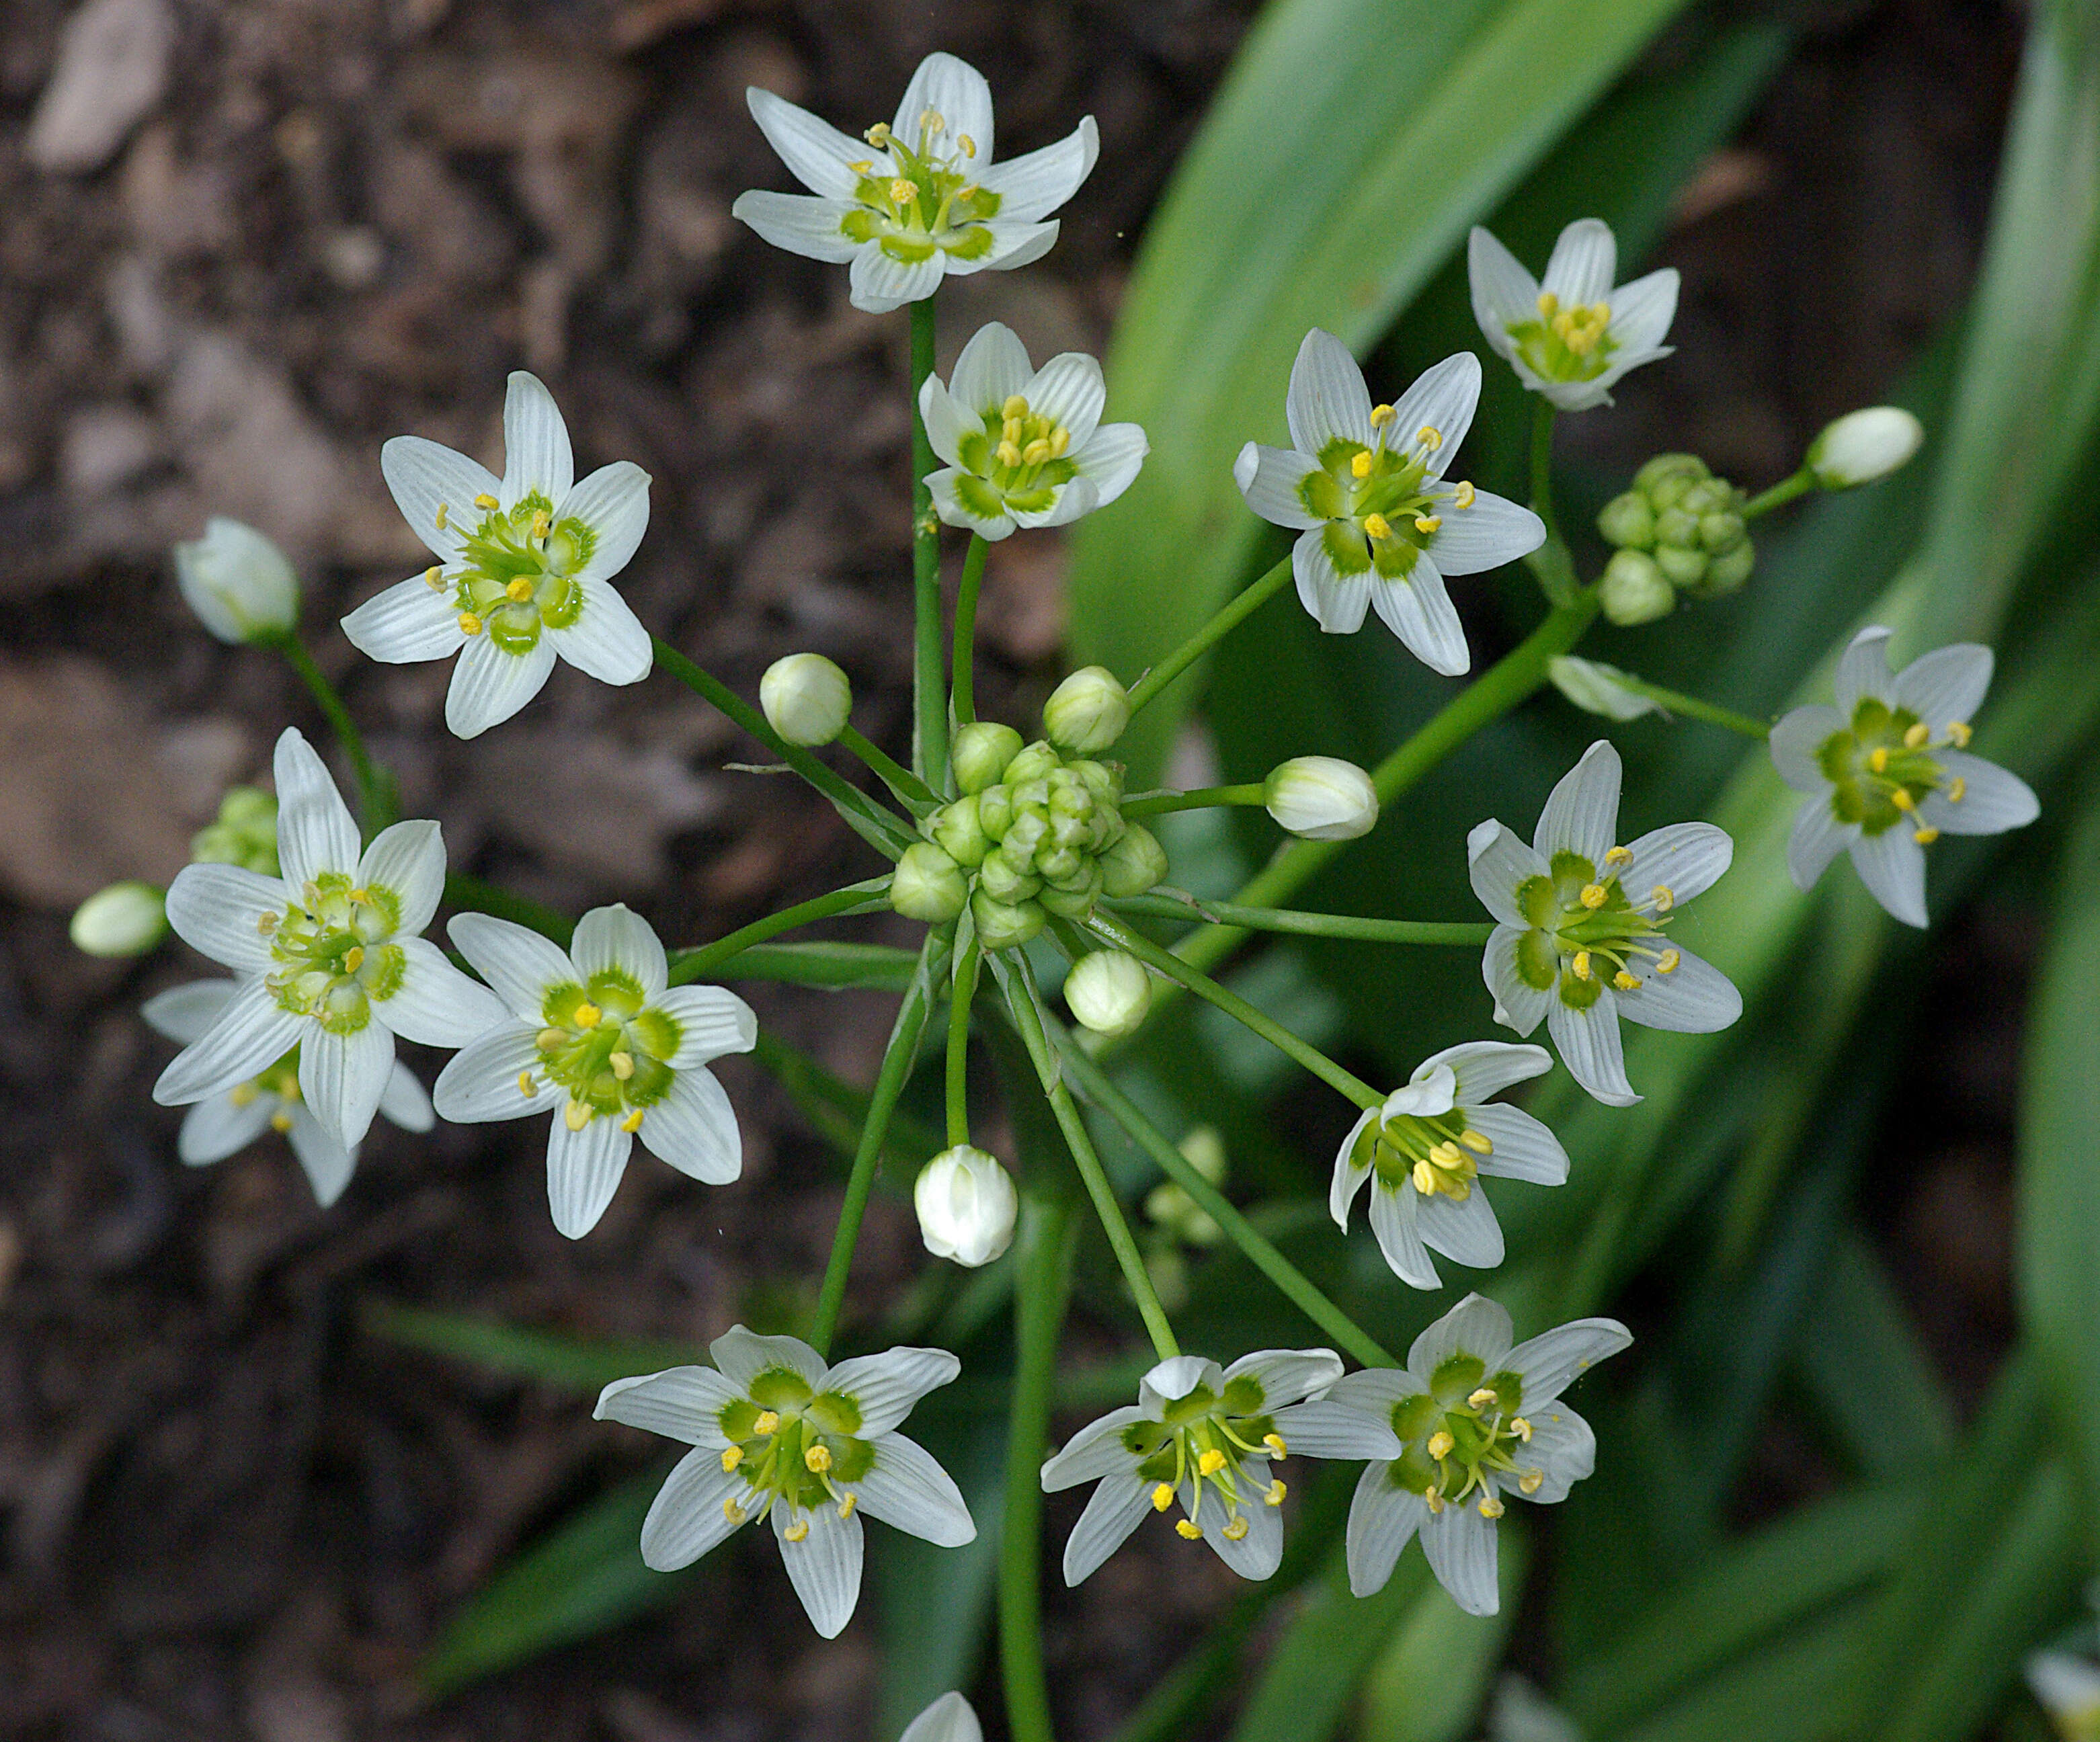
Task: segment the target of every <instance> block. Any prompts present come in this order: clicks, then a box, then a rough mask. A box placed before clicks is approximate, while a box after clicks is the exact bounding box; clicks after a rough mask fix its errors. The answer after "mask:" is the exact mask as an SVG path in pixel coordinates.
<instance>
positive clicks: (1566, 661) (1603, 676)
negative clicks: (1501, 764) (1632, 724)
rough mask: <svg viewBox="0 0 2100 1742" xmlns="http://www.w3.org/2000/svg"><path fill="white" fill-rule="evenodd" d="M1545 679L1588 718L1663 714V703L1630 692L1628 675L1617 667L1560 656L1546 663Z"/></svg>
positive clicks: (1617, 718) (1621, 718)
mask: <svg viewBox="0 0 2100 1742" xmlns="http://www.w3.org/2000/svg"><path fill="white" fill-rule="evenodd" d="M1546 677H1548V678H1550V679H1551V681H1552V684H1553V687H1554V688H1555V689H1556V690H1559V691H1560V693H1561V694H1562V695H1564V696H1566V697H1567V698H1568V700H1569V701H1571V702H1573V703H1574V704H1575V705H1576V706H1577V708H1581V709H1582V712H1585V713H1586V714H1602V715H1603V716H1604V718H1605V719H1607V720H1638V719H1639V718H1640V717H1641V716H1642V715H1643V714H1659V713H1661V712H1662V707H1661V703H1658V702H1655V701H1652V700H1651V699H1649V698H1648V697H1647V696H1645V695H1641V694H1639V692H1638V691H1636V690H1629V689H1627V688H1626V685H1625V681H1624V679H1625V677H1626V673H1623V672H1621V670H1619V668H1617V666H1613V665H1604V664H1599V663H1598V662H1597V661H1595V660H1594V659H1577V658H1576V657H1575V656H1574V655H1573V654H1565V653H1564V654H1557V655H1555V656H1554V657H1553V658H1552V659H1548V660H1547V661H1546Z"/></svg>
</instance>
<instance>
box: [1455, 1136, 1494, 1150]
mask: <svg viewBox="0 0 2100 1742" xmlns="http://www.w3.org/2000/svg"><path fill="white" fill-rule="evenodd" d="M1458 1141H1459V1142H1461V1143H1462V1144H1465V1146H1466V1147H1467V1149H1471V1151H1472V1152H1473V1153H1474V1154H1476V1155H1493V1153H1495V1146H1494V1144H1493V1143H1491V1142H1489V1140H1488V1134H1487V1133H1486V1132H1485V1131H1461V1132H1459V1133H1458Z"/></svg>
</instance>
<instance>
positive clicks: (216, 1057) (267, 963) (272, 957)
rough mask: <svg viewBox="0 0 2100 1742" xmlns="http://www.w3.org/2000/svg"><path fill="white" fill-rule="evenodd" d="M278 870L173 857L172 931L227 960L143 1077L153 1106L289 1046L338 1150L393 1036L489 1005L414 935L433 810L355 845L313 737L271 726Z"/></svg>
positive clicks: (439, 852) (435, 1033)
mask: <svg viewBox="0 0 2100 1742" xmlns="http://www.w3.org/2000/svg"><path fill="white" fill-rule="evenodd" d="M276 776H277V858H278V862H279V864H280V867H282V869H283V872H284V875H282V876H281V877H265V876H262V875H260V874H259V873H258V872H255V871H249V870H246V869H245V868H244V867H240V866H238V865H192V866H189V867H186V868H185V869H184V870H183V871H182V872H181V873H180V874H179V875H178V876H177V877H176V879H175V880H174V884H171V885H170V888H169V890H168V921H169V924H171V925H173V926H174V928H175V932H176V933H177V935H178V936H179V937H181V938H182V939H183V942H185V943H187V944H188V945H190V946H192V948H194V949H196V950H201V951H202V952H203V953H204V954H205V955H208V956H210V957H211V959H213V960H214V961H216V962H221V963H223V964H225V965H226V966H227V967H228V968H232V970H233V972H234V973H235V975H236V980H237V985H236V990H235V992H234V994H233V996H232V998H230V999H227V1003H226V1008H224V1009H223V1011H222V1012H220V1013H219V1016H218V1020H217V1021H214V1023H213V1024H212V1025H211V1026H210V1029H208V1030H206V1031H205V1033H204V1034H202V1035H201V1036H200V1037H199V1038H198V1039H196V1040H195V1041H193V1042H192V1043H191V1044H190V1045H188V1047H184V1048H183V1051H182V1052H179V1053H178V1054H176V1055H175V1057H174V1061H173V1062H172V1063H170V1065H169V1066H168V1068H167V1069H165V1070H164V1071H163V1072H161V1079H160V1081H159V1082H158V1083H155V1084H154V1085H153V1098H154V1099H155V1100H157V1101H159V1102H161V1104H162V1105H165V1106H183V1105H188V1103H190V1102H192V1101H203V1100H214V1099H215V1098H216V1097H218V1096H221V1095H223V1094H225V1093H227V1092H228V1091H229V1090H232V1089H233V1088H236V1087H238V1086H239V1085H240V1084H242V1083H250V1082H253V1081H254V1079H255V1078H257V1077H258V1076H259V1075H261V1074H262V1072H263V1071H264V1070H266V1069H268V1068H269V1067H271V1066H272V1065H276V1063H278V1061H280V1060H282V1059H283V1058H284V1057H285V1055H286V1054H287V1053H289V1052H291V1051H292V1050H293V1047H297V1048H298V1054H299V1062H298V1085H299V1094H300V1097H301V1099H302V1100H303V1101H304V1102H305V1104H306V1105H307V1107H308V1108H309V1109H311V1111H312V1113H313V1116H314V1118H315V1119H316V1120H318V1121H319V1122H320V1127H321V1129H322V1130H323V1131H325V1132H327V1134H328V1135H329V1138H330V1139H331V1140H333V1141H334V1142H335V1143H336V1144H338V1145H339V1146H340V1147H342V1149H353V1148H355V1146H356V1144H357V1142H358V1140H360V1138H362V1137H363V1136H364V1133H365V1131H366V1130H367V1129H368V1127H370V1125H371V1123H372V1118H373V1114H374V1113H376V1112H377V1110H378V1108H379V1104H380V1100H381V1098H382V1096H384V1095H385V1094H386V1088H387V1084H388V1083H389V1081H390V1079H391V1078H392V1075H393V1069H394V1037H395V1035H397V1034H398V1035H399V1036H400V1037H401V1038H402V1039H404V1040H414V1041H420V1042H421V1043H423V1044H424V1045H425V1046H430V1047H457V1046H461V1045H463V1044H464V1043H465V1042H467V1041H469V1040H470V1039H473V1038H474V1036H475V1035H477V1034H481V1033H483V1032H484V1031H485V1030H487V1029H488V1028H489V1026H490V1025H492V1024H493V1023H495V1022H497V1021H501V1019H502V1016H503V1011H502V1008H501V1006H500V1005H499V1004H497V1003H496V1000H495V999H493V998H492V997H491V996H490V995H489V993H488V990H487V988H486V987H484V986H477V985H476V984H475V983H474V981H471V980H470V979H468V978H467V977H466V976H465V974H463V973H461V972H460V971H459V970H458V969H457V968H455V967H453V966H452V964H451V963H450V962H448V961H447V960H446V959H445V955H444V952H443V950H439V948H438V946H436V945H435V944H434V943H432V942H430V940H429V939H428V938H426V937H423V936H422V935H421V933H422V930H423V928H424V927H425V926H426V925H428V924H430V916H431V915H433V914H434V913H435V912H436V911H437V906H438V898H439V896H440V895H442V894H443V892H444V885H445V849H444V841H443V836H441V835H440V833H439V829H438V825H437V824H436V823H435V822H397V823H395V825H394V826H393V827H391V828H390V829H386V830H384V831H382V832H381V834H380V835H379V836H378V838H377V840H374V841H373V843H372V845H370V846H369V847H368V848H366V849H364V851H363V852H362V853H360V851H359V849H358V836H357V825H356V824H355V822H352V821H351V815H350V812H349V810H348V809H346V807H345V805H344V804H343V802H342V797H341V796H340V795H338V794H337V792H336V789H335V783H334V782H333V780H331V779H329V774H328V770H326V769H325V768H324V767H322V765H321V760H320V757H319V756H315V754H314V752H313V748H312V746H311V745H310V744H308V743H307V741H306V739H303V738H302V737H301V736H300V735H299V734H298V732H297V731H296V730H287V731H286V732H285V734H284V736H283V737H281V738H280V739H278V740H277V755H276Z"/></svg>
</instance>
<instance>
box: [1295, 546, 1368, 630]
mask: <svg viewBox="0 0 2100 1742" xmlns="http://www.w3.org/2000/svg"><path fill="white" fill-rule="evenodd" d="M1290 571H1291V574H1292V575H1293V576H1294V577H1295V579H1296V580H1297V582H1298V602H1299V604H1301V605H1303V606H1304V607H1305V609H1306V610H1307V611H1309V612H1311V613H1312V620H1313V621H1314V622H1315V623H1317V624H1319V625H1320V627H1321V628H1322V629H1323V630H1325V631H1326V633H1328V634H1330V635H1353V634H1355V633H1357V630H1358V629H1361V628H1362V627H1363V626H1364V613H1365V611H1369V610H1370V603H1371V581H1372V580H1373V578H1374V571H1371V570H1369V569H1366V570H1365V571H1364V572H1363V573H1362V574H1361V575H1349V576H1344V575H1343V574H1342V573H1341V572H1340V571H1339V570H1338V569H1336V568H1335V560H1334V558H1332V557H1330V556H1329V555H1328V554H1327V543H1326V535H1325V533H1324V531H1323V530H1322V529H1321V527H1312V529H1311V530H1310V531H1304V532H1301V533H1299V535H1298V542H1297V543H1296V544H1295V545H1292V546H1291V547H1290Z"/></svg>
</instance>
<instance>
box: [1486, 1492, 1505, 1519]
mask: <svg viewBox="0 0 2100 1742" xmlns="http://www.w3.org/2000/svg"><path fill="white" fill-rule="evenodd" d="M1506 1510H1507V1508H1506V1507H1505V1506H1503V1505H1502V1502H1500V1501H1499V1500H1498V1499H1496V1498H1495V1497H1494V1496H1493V1494H1483V1495H1481V1496H1480V1516H1481V1517H1482V1518H1489V1519H1493V1518H1500V1517H1501V1516H1502V1514H1503V1512H1504V1511H1506Z"/></svg>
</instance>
